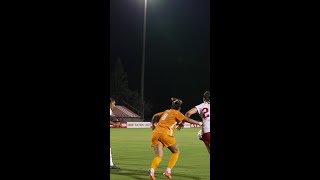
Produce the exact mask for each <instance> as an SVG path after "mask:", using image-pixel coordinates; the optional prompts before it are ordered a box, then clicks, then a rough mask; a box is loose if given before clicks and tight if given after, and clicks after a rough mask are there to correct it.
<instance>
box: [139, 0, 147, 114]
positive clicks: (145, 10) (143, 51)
mask: <svg viewBox="0 0 320 180" xmlns="http://www.w3.org/2000/svg"><path fill="white" fill-rule="evenodd" d="M147 1H148V0H145V1H144V21H143V44H142V63H141V94H140V95H141V112H142V119H144V101H143V99H144V98H143V97H144V66H145V56H146V55H145V54H146V50H145V49H146V25H147V21H146V20H147Z"/></svg>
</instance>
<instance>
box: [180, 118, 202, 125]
mask: <svg viewBox="0 0 320 180" xmlns="http://www.w3.org/2000/svg"><path fill="white" fill-rule="evenodd" d="M183 121H187V122H189V123H191V124H198V125H199V126H202V122H199V121H196V120H194V119H191V118H189V117H185V118H184V120H183Z"/></svg>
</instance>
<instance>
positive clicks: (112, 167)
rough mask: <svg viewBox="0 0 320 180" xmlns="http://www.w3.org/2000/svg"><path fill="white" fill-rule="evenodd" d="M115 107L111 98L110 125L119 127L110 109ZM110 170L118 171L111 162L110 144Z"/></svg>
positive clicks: (114, 102)
mask: <svg viewBox="0 0 320 180" xmlns="http://www.w3.org/2000/svg"><path fill="white" fill-rule="evenodd" d="M115 106H116V101H115V100H114V99H113V98H110V124H113V125H114V126H115V127H119V126H120V122H117V120H116V117H115V116H114V114H113V112H112V109H113V108H114V107H115ZM110 169H120V168H119V167H117V166H116V165H115V164H114V163H113V161H112V154H111V144H110Z"/></svg>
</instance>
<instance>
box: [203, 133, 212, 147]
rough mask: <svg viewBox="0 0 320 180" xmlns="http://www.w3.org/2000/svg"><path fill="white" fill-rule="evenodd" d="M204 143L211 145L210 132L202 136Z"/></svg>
mask: <svg viewBox="0 0 320 180" xmlns="http://www.w3.org/2000/svg"><path fill="white" fill-rule="evenodd" d="M202 141H203V142H204V144H206V145H209V144H210V132H207V133H204V134H202Z"/></svg>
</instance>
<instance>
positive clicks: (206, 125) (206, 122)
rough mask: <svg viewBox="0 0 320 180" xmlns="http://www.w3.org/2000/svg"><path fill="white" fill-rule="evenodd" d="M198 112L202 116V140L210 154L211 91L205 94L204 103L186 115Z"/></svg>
mask: <svg viewBox="0 0 320 180" xmlns="http://www.w3.org/2000/svg"><path fill="white" fill-rule="evenodd" d="M195 113H198V114H199V115H200V117H201V118H202V122H203V127H202V129H201V130H200V133H201V134H200V138H199V139H200V140H202V141H203V142H204V144H205V146H206V148H207V150H208V152H209V154H210V92H209V91H206V92H205V93H204V94H203V103H201V104H199V105H197V106H195V107H194V108H192V109H190V110H189V111H188V112H187V113H186V114H185V116H187V117H190V116H191V115H192V114H195Z"/></svg>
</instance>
